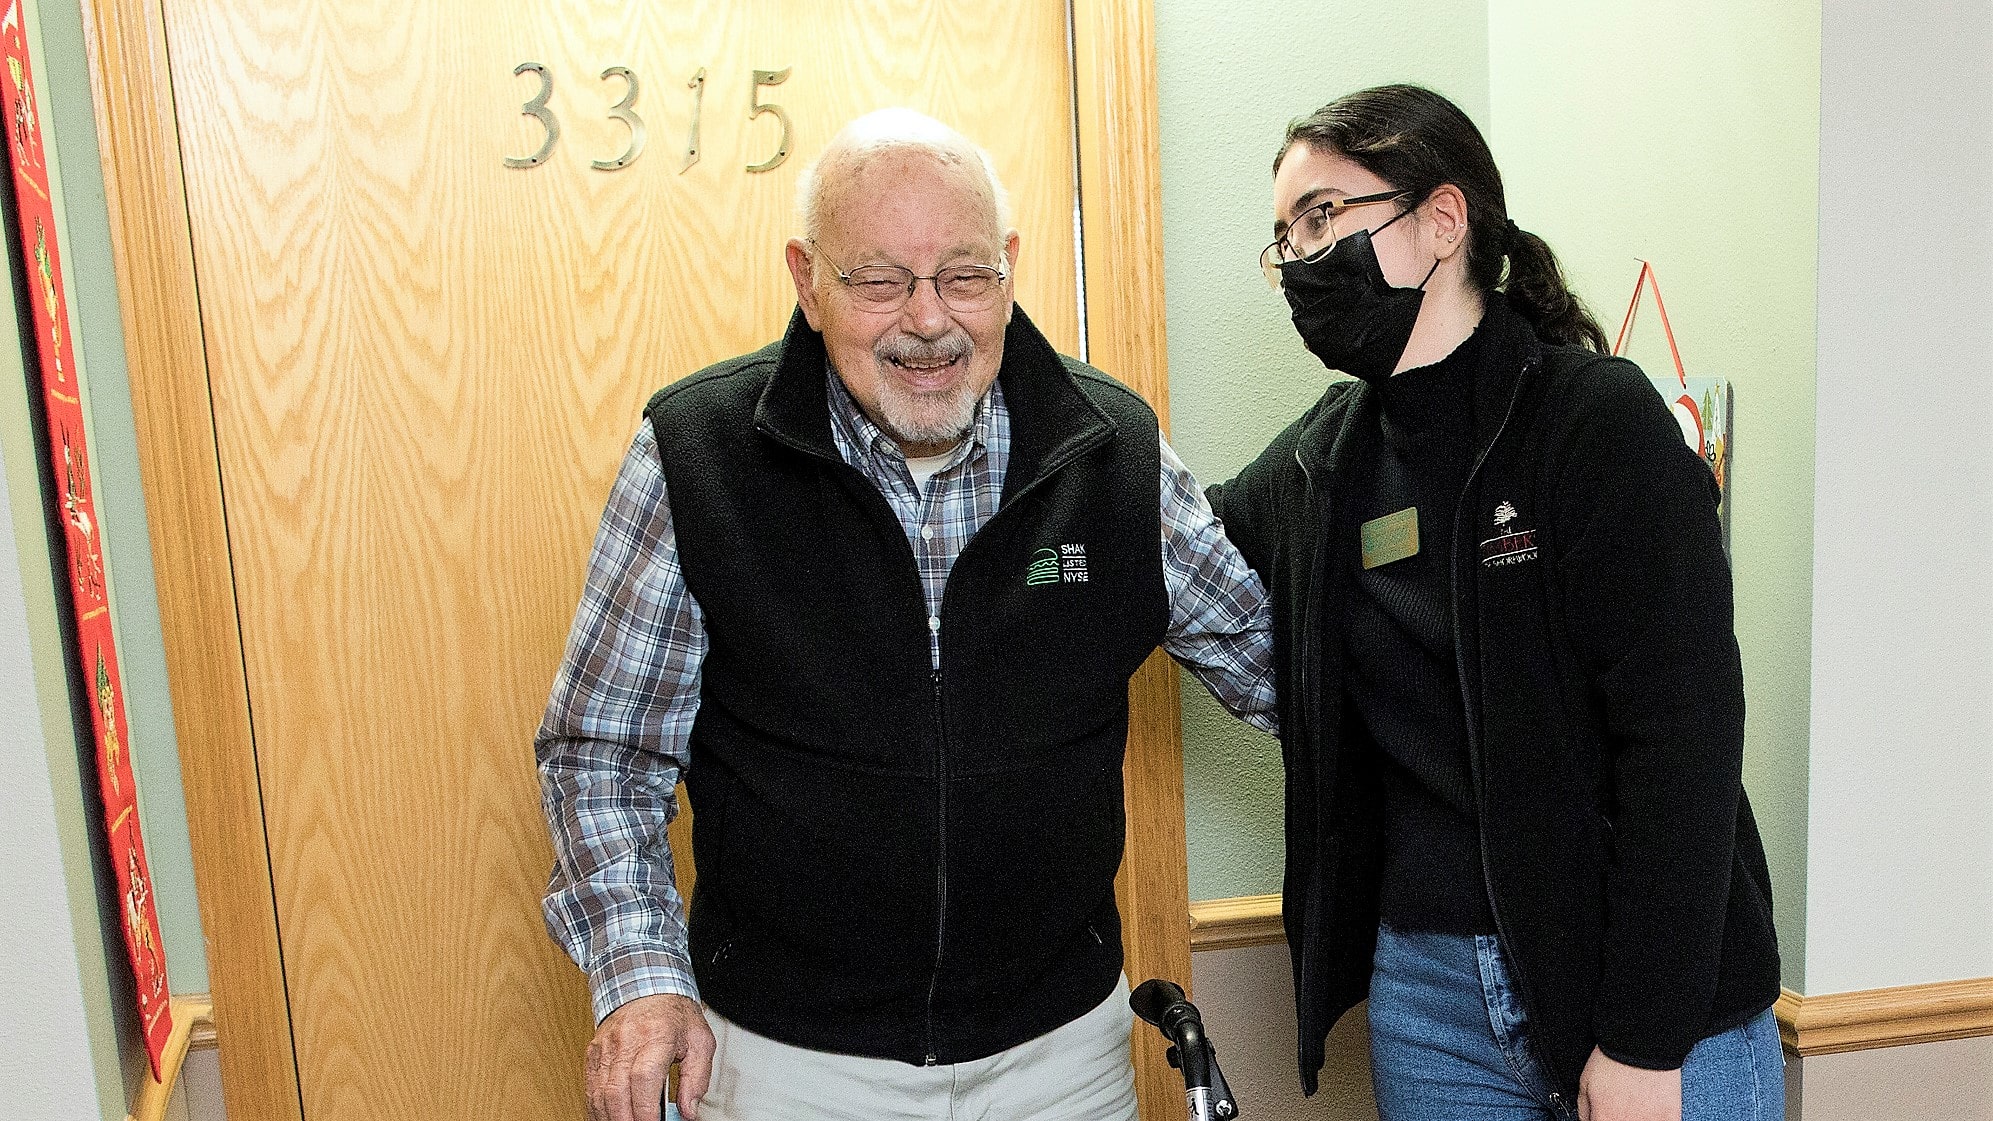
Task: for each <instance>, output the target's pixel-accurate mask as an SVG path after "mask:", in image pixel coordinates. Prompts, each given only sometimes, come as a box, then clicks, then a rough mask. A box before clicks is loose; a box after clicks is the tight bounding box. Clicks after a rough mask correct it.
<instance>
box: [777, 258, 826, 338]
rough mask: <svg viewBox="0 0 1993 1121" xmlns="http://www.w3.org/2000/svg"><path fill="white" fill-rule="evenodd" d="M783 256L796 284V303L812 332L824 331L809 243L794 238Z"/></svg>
mask: <svg viewBox="0 0 1993 1121" xmlns="http://www.w3.org/2000/svg"><path fill="white" fill-rule="evenodd" d="M782 256H783V259H784V260H786V261H788V263H789V279H791V280H793V281H795V282H796V303H797V304H799V305H801V306H802V309H803V318H804V319H806V320H808V321H809V324H810V329H811V330H813V331H821V330H823V324H822V323H821V322H820V321H819V319H818V314H819V313H818V309H817V285H816V271H815V270H816V262H815V261H813V260H811V258H810V249H809V243H808V242H805V241H804V240H803V239H802V238H799V237H792V238H790V239H789V244H788V247H787V248H785V249H784V250H783V251H782Z"/></svg>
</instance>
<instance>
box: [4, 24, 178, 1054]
mask: <svg viewBox="0 0 1993 1121" xmlns="http://www.w3.org/2000/svg"><path fill="white" fill-rule="evenodd" d="M0 51H3V52H4V54H5V57H6V60H7V73H6V76H5V77H4V78H0V109H4V116H5V120H6V134H7V150H8V157H9V159H10V161H11V162H12V164H13V169H14V174H13V176H12V180H13V190H12V191H11V192H8V193H9V194H10V195H11V200H10V201H11V202H12V209H13V215H12V218H13V220H14V223H15V227H16V229H17V230H18V231H19V233H20V240H19V241H18V242H17V243H16V244H17V245H18V246H19V248H20V252H19V253H17V254H16V255H15V260H16V261H17V262H18V265H19V269H18V273H19V275H18V276H17V278H16V280H17V284H18V286H19V288H18V290H19V291H24V292H26V293H27V294H28V304H29V307H28V308H26V309H24V314H23V315H22V316H21V325H22V330H23V332H28V331H29V329H30V321H32V335H31V337H29V338H26V339H24V340H23V349H24V350H25V352H26V355H27V357H28V365H29V370H30V373H29V379H30V382H31V383H32V382H33V381H35V380H37V375H39V378H38V380H39V381H40V383H41V390H42V392H41V395H40V397H41V403H42V415H43V417H44V418H45V420H46V425H45V427H43V429H42V431H43V433H45V435H46V447H47V455H48V468H49V478H50V479H51V480H52V481H53V486H54V489H55V492H56V496H57V498H56V502H57V508H58V512H59V516H60V519H61V521H62V523H63V532H62V543H63V546H64V551H65V552H66V554H67V559H68V564H67V569H68V578H67V580H66V581H63V582H64V583H66V584H67V586H68V591H69V606H70V620H69V622H70V624H71V626H72V628H73V629H72V634H73V637H74V639H75V645H74V647H73V649H74V652H75V655H76V657H77V658H78V659H79V660H80V666H79V669H80V671H81V672H80V678H79V679H80V680H81V681H82V682H83V687H84V692H85V693H86V694H87V695H88V696H89V698H90V704H89V709H90V724H91V731H92V734H93V736H94V738H95V741H96V749H97V750H96V756H97V785H98V788H99V792H100V793H101V795H102V797H103V802H104V825H105V828H106V829H107V830H108V831H109V833H110V853H111V862H112V865H113V867H114V868H115V870H116V872H117V883H118V910H119V913H120V917H121V919H122V922H121V925H122V927H123V929H124V940H125V949H126V951H127V952H128V954H129V956H130V958H131V967H132V974H133V975H134V977H135V978H136V979H137V982H138V985H137V988H138V1016H139V1023H140V1024H141V1025H143V1030H144V1034H145V1049H146V1054H147V1055H148V1057H150V1059H151V1060H152V1073H153V1077H154V1078H157V1077H158V1076H159V1066H160V1056H161V1055H162V1053H163V1052H164V1051H165V1049H166V1037H167V1036H168V1035H170V1034H171V1033H172V1031H173V1014H172V1011H171V1003H172V990H171V989H170V988H168V987H167V984H166V956H165V954H164V953H163V952H162V951H161V949H160V945H159V915H158V912H157V911H156V910H155V909H154V907H153V903H152V873H151V871H150V869H149V868H148V866H147V865H146V862H145V842H144V839H143V837H142V836H141V835H140V832H139V822H138V790H137V787H136V785H135V783H134V781H133V778H132V765H131V753H130V750H129V748H128V746H127V745H128V744H129V743H130V742H131V741H130V738H129V737H130V734H131V729H130V726H129V725H128V724H127V723H126V721H125V700H124V688H123V683H122V679H121V678H120V677H119V675H118V647H117V642H116V641H115V639H114V638H113V636H112V633H111V605H110V599H109V595H108V589H107V588H106V587H105V579H104V552H103V541H102V539H101V534H100V532H99V530H100V525H99V522H98V519H97V504H96V500H95V497H94V495H93V493H92V488H91V481H90V449H89V445H88V441H87V440H86V439H85V434H84V424H83V403H82V399H81V398H82V394H81V393H80V391H79V390H78V387H77V382H76V351H75V347H74V345H73V341H72V340H71V339H70V338H69V337H68V336H69V309H68V300H67V298H66V296H65V295H64V289H63V284H62V258H61V255H60V253H59V252H58V251H57V249H56V236H55V231H56V226H55V209H54V207H53V206H52V205H51V204H50V202H49V182H48V164H47V161H46V160H45V158H44V155H45V149H44V140H45V138H44V137H43V135H42V126H41V120H40V114H39V113H38V112H37V110H36V106H35V92H34V90H35V86H34V71H33V69H32V67H31V65H30V63H29V59H28V44H27V37H26V35H25V34H24V32H23V29H22V24H21V6H20V0H7V14H6V16H5V17H4V18H0Z"/></svg>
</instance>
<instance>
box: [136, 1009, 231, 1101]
mask: <svg viewBox="0 0 1993 1121" xmlns="http://www.w3.org/2000/svg"><path fill="white" fill-rule="evenodd" d="M202 1032H205V1033H206V1036H207V1038H208V1040H209V1042H208V1044H207V1045H208V1046H210V1047H212V1046H214V1043H213V1040H214V1004H213V1002H211V1001H210V1000H209V999H208V994H206V993H188V994H186V995H184V996H175V997H174V998H173V1032H172V1034H171V1035H168V1036H167V1037H166V1052H165V1053H164V1054H163V1055H161V1056H160V1057H159V1077H157V1078H154V1077H152V1075H151V1073H150V1072H147V1074H146V1077H145V1084H144V1085H143V1086H140V1087H139V1088H138V1097H137V1098H135V1099H134V1100H133V1101H132V1103H131V1113H130V1114H129V1115H128V1116H127V1117H126V1118H125V1121H161V1118H163V1117H165V1116H166V1103H167V1102H169V1101H171V1100H173V1085H174V1083H176V1082H178V1081H179V1080H180V1067H181V1066H182V1065H183V1064H185V1063H186V1061H187V1051H188V1049H189V1047H191V1046H192V1044H193V1040H194V1037H195V1036H196V1035H199V1034H201V1033H202Z"/></svg>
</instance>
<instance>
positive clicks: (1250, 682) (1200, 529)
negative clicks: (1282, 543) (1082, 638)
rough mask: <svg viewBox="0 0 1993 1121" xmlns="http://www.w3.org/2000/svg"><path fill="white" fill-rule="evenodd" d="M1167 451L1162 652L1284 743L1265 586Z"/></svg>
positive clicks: (1164, 453)
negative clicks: (1166, 617)
mask: <svg viewBox="0 0 1993 1121" xmlns="http://www.w3.org/2000/svg"><path fill="white" fill-rule="evenodd" d="M1162 449H1163V450H1162V504H1163V505H1162V509H1163V579H1164V583H1165V584H1166V586H1167V587H1168V589H1169V599H1170V621H1169V629H1168V630H1167V631H1166V632H1165V634H1164V636H1163V649H1165V650H1167V651H1169V653H1170V656H1171V657H1173V658H1175V659H1176V660H1177V661H1178V662H1180V663H1182V664H1183V667H1184V668H1185V669H1188V670H1189V671H1190V672H1191V673H1193V674H1195V675H1196V676H1197V679H1198V680H1199V681H1202V682H1203V683H1204V687H1205V688H1206V689H1209V690H1211V695H1212V696H1214V697H1216V698H1218V703H1220V704H1222V705H1224V706H1225V707H1226V709H1228V710H1230V712H1231V713H1232V715H1234V716H1236V717H1238V718H1239V719H1241V720H1244V721H1245V722H1246V723H1248V724H1251V725H1252V726H1253V727H1255V728H1259V729H1261V730H1262V731H1267V732H1272V733H1275V734H1276V735H1277V734H1279V732H1280V724H1279V718H1278V716H1277V715H1276V712H1275V708H1274V704H1275V700H1274V692H1273V611H1272V608H1271V606H1270V605H1269V604H1268V602H1267V595H1266V585H1264V584H1262V583H1261V582H1260V578H1259V574H1258V573H1256V572H1254V571H1253V570H1252V568H1251V567H1250V566H1248V565H1247V564H1246V560H1245V558H1244V557H1242V556H1240V555H1239V550H1238V548H1237V547H1236V546H1234V545H1233V544H1232V542H1231V541H1230V539H1228V538H1227V537H1226V536H1225V527H1224V526H1223V525H1222V524H1220V523H1219V521H1218V519H1217V517H1216V515H1214V514H1213V513H1212V512H1211V504H1210V503H1209V502H1207V501H1206V500H1205V498H1204V489H1203V488H1202V487H1200V486H1198V485H1197V480H1196V479H1195V478H1194V477H1192V476H1191V474H1190V469H1189V468H1187V467H1185V466H1184V465H1183V461H1182V460H1180V459H1178V458H1177V455H1176V451H1175V449H1173V448H1171V447H1170V446H1169V441H1167V440H1165V441H1163V444H1162Z"/></svg>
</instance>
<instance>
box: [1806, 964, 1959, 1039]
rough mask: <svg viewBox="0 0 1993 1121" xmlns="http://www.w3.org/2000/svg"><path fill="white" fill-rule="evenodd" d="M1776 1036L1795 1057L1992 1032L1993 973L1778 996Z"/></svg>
mask: <svg viewBox="0 0 1993 1121" xmlns="http://www.w3.org/2000/svg"><path fill="white" fill-rule="evenodd" d="M1777 1011H1778V1027H1779V1035H1780V1036H1781V1037H1782V1038H1783V1039H1784V1040H1785V1046H1786V1050H1788V1051H1791V1052H1793V1053H1794V1054H1796V1055H1833V1054H1837V1053H1839V1052H1843V1051H1866V1050H1869V1049H1871V1048H1876V1047H1901V1046H1905V1045H1907V1044H1912V1043H1936V1042H1939V1041H1940V1040H1946V1039H1967V1038H1970V1037H1973V1036H1981V1035H1993V977H1968V978H1966V979H1964V980H1959V981H1939V982H1937V983H1935V984H1929V985H1901V986H1898V987H1896V988H1889V989H1863V990H1860V991H1858V992H1851V993H1819V994H1817V995H1810V996H1803V995H1801V994H1799V993H1795V992H1793V991H1792V990H1791V989H1787V990H1785V993H1784V995H1782V996H1780V997H1779V1000H1778V1005H1777Z"/></svg>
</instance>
